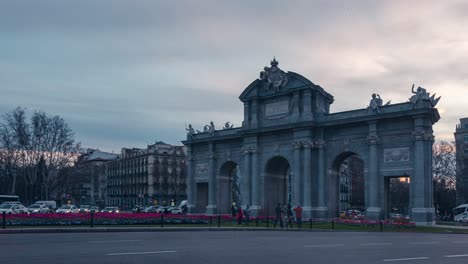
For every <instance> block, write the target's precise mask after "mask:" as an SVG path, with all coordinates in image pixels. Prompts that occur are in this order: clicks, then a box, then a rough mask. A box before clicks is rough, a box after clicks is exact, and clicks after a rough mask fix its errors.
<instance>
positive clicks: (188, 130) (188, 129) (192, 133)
mask: <svg viewBox="0 0 468 264" xmlns="http://www.w3.org/2000/svg"><path fill="white" fill-rule="evenodd" d="M185 130H187V135H189V136H190V137H191V138H193V137H194V135H195V134H196V133H195V129H193V127H192V124H189V125H188V128H185Z"/></svg>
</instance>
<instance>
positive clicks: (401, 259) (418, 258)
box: [383, 257, 429, 262]
mask: <svg viewBox="0 0 468 264" xmlns="http://www.w3.org/2000/svg"><path fill="white" fill-rule="evenodd" d="M423 259H429V258H428V257H416V258H399V259H384V260H383V261H385V262H392V261H408V260H423Z"/></svg>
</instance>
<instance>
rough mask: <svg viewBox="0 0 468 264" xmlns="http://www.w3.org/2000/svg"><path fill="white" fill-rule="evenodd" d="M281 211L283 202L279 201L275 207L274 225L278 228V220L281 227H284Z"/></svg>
mask: <svg viewBox="0 0 468 264" xmlns="http://www.w3.org/2000/svg"><path fill="white" fill-rule="evenodd" d="M281 213H282V210H281V204H280V203H278V205H277V206H276V208H275V223H274V225H273V227H275V228H276V224H277V223H278V222H279V224H280V227H281V228H283V219H282V218H281Z"/></svg>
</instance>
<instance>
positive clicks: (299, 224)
mask: <svg viewBox="0 0 468 264" xmlns="http://www.w3.org/2000/svg"><path fill="white" fill-rule="evenodd" d="M294 212H295V213H296V223H297V227H298V228H302V207H301V205H299V204H298V205H297V206H296V207H295V208H294Z"/></svg>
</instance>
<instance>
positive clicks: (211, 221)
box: [210, 215, 213, 227]
mask: <svg viewBox="0 0 468 264" xmlns="http://www.w3.org/2000/svg"><path fill="white" fill-rule="evenodd" d="M212 224H213V216H212V215H210V227H211V225H212Z"/></svg>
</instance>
